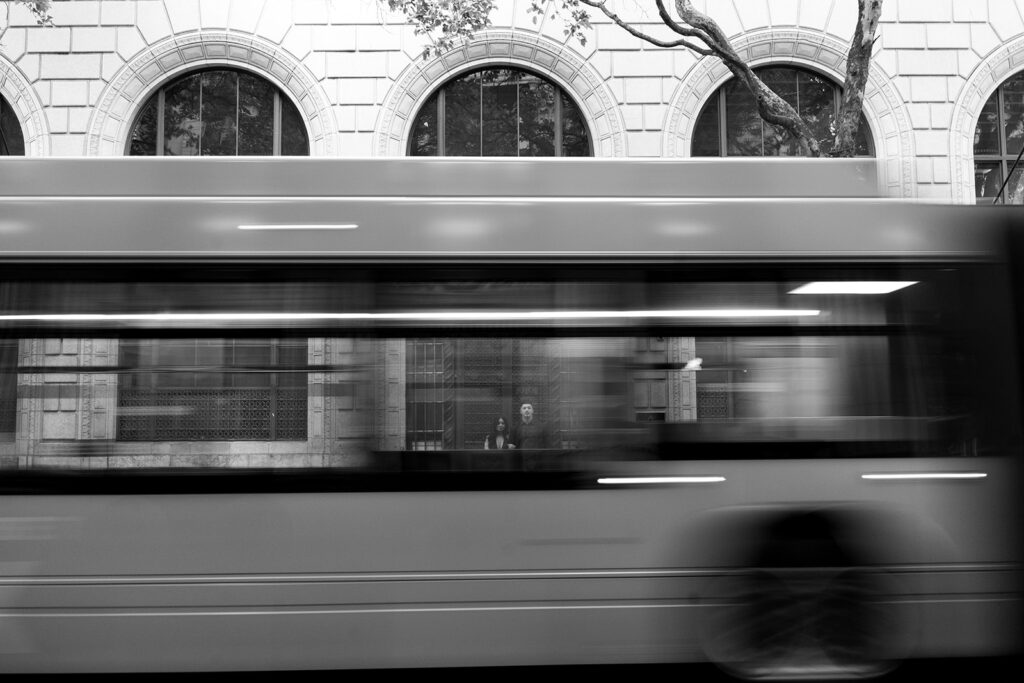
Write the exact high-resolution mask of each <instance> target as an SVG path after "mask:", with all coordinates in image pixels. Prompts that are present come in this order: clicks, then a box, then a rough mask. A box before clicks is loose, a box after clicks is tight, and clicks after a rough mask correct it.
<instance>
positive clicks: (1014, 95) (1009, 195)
mask: <svg viewBox="0 0 1024 683" xmlns="http://www.w3.org/2000/svg"><path fill="white" fill-rule="evenodd" d="M1022 146H1024V72H1021V73H1019V74H1017V75H1016V76H1013V77H1011V78H1010V79H1009V80H1007V81H1005V82H1004V83H1003V84H1002V85H1001V86H999V87H998V88H996V91H995V92H994V93H992V96H991V97H989V98H988V102H986V103H985V106H984V107H983V108H982V110H981V116H979V117H978V125H977V127H975V129H974V188H975V190H974V194H975V198H976V199H977V201H978V202H979V203H985V204H990V203H992V201H993V200H994V199H995V197H996V195H998V194H999V188H1001V187H1002V186H1003V181H1004V180H1005V179H1006V176H1007V173H1010V169H1011V168H1012V167H1013V164H1014V162H1015V161H1016V160H1017V155H1018V154H1019V153H1020V150H1021V147H1022ZM999 202H1000V203H1006V204H1024V163H1022V164H1018V165H1017V168H1016V169H1014V170H1013V173H1012V174H1011V175H1010V181H1009V182H1008V183H1006V188H1005V189H1003V194H1002V196H1001V197H1000V198H999Z"/></svg>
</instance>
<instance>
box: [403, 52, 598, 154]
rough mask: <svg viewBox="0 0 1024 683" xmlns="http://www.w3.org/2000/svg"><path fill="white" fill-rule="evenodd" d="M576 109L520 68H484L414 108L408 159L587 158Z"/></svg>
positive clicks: (587, 141)
mask: <svg viewBox="0 0 1024 683" xmlns="http://www.w3.org/2000/svg"><path fill="white" fill-rule="evenodd" d="M591 154H592V151H591V145H590V135H589V132H588V131H587V126H586V123H585V122H584V119H583V115H582V113H581V112H580V109H579V107H578V106H577V105H576V103H575V102H573V100H572V98H570V97H569V96H568V94H566V92H565V91H564V90H562V88H560V87H558V86H557V85H555V84H554V83H552V82H551V81H548V80H547V79H545V78H542V77H541V76H538V75H537V74H534V73H531V72H529V71H523V70H521V69H511V68H498V69H495V68H488V69H481V70H478V71H473V72H470V73H468V74H463V75H462V76H459V77H458V78H455V79H453V80H451V81H448V82H447V83H446V84H445V85H444V86H442V87H441V88H440V89H439V90H438V91H437V92H436V93H434V94H433V95H432V96H431V97H430V98H429V99H428V100H427V102H426V103H425V104H424V105H423V107H422V108H421V109H420V111H419V113H418V114H417V116H416V118H415V120H414V122H413V127H412V133H411V134H410V137H409V155H410V156H513V157H519V156H523V157H529V156H590V155H591Z"/></svg>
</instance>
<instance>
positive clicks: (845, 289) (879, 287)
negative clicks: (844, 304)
mask: <svg viewBox="0 0 1024 683" xmlns="http://www.w3.org/2000/svg"><path fill="white" fill-rule="evenodd" d="M916 284H917V280H914V281H906V280H903V281H897V280H860V281H856V280H851V281H849V282H808V283H807V284H806V285H802V286H800V287H797V288H796V289H794V290H792V291H790V294H889V293H891V292H895V291H896V290H898V289H903V288H905V287H909V286H910V285H916Z"/></svg>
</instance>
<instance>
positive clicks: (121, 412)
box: [117, 340, 308, 441]
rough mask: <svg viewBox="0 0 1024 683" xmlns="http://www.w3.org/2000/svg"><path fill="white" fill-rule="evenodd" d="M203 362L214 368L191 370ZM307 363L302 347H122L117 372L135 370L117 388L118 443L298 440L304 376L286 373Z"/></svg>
mask: <svg viewBox="0 0 1024 683" xmlns="http://www.w3.org/2000/svg"><path fill="white" fill-rule="evenodd" d="M161 345H163V348H161ZM192 349H194V355H193V359H194V360H193V364H189V363H188V356H189V351H190V350H192ZM210 355H213V356H217V357H218V358H219V359H220V360H219V362H218V363H216V364H212V365H203V364H199V363H196V361H201V360H203V357H204V356H206V357H209V356H210ZM168 357H170V363H168ZM154 360H156V361H160V360H163V363H164V364H161V363H159V362H153V361H154ZM175 361H176V362H175ZM254 361H255V364H254ZM306 361H307V358H306V341H305V340H289V341H287V342H280V341H276V340H260V341H259V342H251V341H247V342H239V341H233V340H217V341H212V342H211V341H210V340H174V341H173V342H169V341H163V340H161V341H157V342H138V341H135V342H128V341H126V342H122V344H121V363H122V365H125V366H127V367H133V368H136V369H135V370H133V371H131V372H127V373H124V374H122V375H121V378H120V380H119V383H118V397H117V398H118V400H117V404H118V417H117V438H118V439H119V440H122V441H273V440H305V439H306V435H307V401H308V390H307V380H306V373H305V372H303V371H301V370H291V371H288V372H285V370H286V369H287V368H288V367H292V368H294V367H295V366H305V365H306ZM228 370H233V372H229V371H228ZM239 370H243V371H242V372H239Z"/></svg>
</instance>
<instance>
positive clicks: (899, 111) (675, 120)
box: [664, 29, 980, 197]
mask: <svg viewBox="0 0 1024 683" xmlns="http://www.w3.org/2000/svg"><path fill="white" fill-rule="evenodd" d="M733 45H734V47H735V48H736V51H737V52H738V53H739V56H740V57H741V58H743V59H745V60H746V61H747V62H748V63H749V64H750V65H751V66H755V67H757V66H765V65H768V64H779V65H787V66H793V67H804V68H807V69H811V70H812V71H817V72H819V73H822V74H824V75H826V76H828V77H829V78H831V79H833V80H834V81H836V82H837V83H839V84H842V82H843V80H844V79H845V76H846V55H847V52H848V49H849V47H848V45H846V44H845V43H843V42H840V41H838V40H836V39H835V38H831V37H829V36H827V35H825V34H824V33H818V32H815V31H808V30H805V29H797V30H789V31H781V30H765V31H756V32H752V33H749V34H747V35H744V36H740V37H738V38H736V39H735V40H734V41H733ZM730 78H732V73H731V72H730V71H729V69H728V68H727V67H726V66H725V64H724V63H723V62H722V60H720V59H718V58H716V57H705V58H704V59H701V60H700V61H699V62H697V63H696V64H695V65H694V66H693V67H692V68H691V69H690V70H689V72H688V73H687V74H686V75H685V76H684V77H683V78H682V80H680V82H679V86H678V87H677V88H676V90H675V92H674V93H673V94H672V97H671V98H670V100H669V108H668V114H667V117H666V122H665V127H664V136H665V141H664V150H665V156H667V157H688V156H690V149H691V144H692V141H693V129H694V126H695V125H696V123H697V116H698V115H699V114H700V110H701V108H702V107H703V106H704V103H705V102H706V101H707V100H708V98H709V97H711V96H712V95H713V94H714V93H715V92H716V91H717V90H718V89H719V88H720V87H721V86H722V85H724V84H725V82H726V81H728V80H729V79H730ZM979 109H980V108H979ZM864 117H865V118H866V119H867V122H868V126H869V127H870V129H871V130H870V133H871V136H872V138H873V140H874V147H875V155H876V156H877V157H878V158H879V159H884V160H885V161H886V165H885V166H884V167H882V168H881V169H880V171H881V174H882V177H883V178H884V181H885V190H886V194H887V195H889V196H901V197H912V196H914V193H915V189H914V188H915V183H916V180H915V165H914V136H913V130H912V128H911V123H910V116H909V115H908V113H907V110H906V105H905V104H904V102H903V97H902V96H901V95H900V93H899V92H898V91H897V90H896V88H895V87H894V85H893V83H892V77H891V75H890V74H886V73H883V72H882V70H881V68H880V67H879V65H878V63H877V61H876V62H874V63H872V68H871V72H870V73H869V75H868V83H867V86H866V88H865V90H864ZM972 130H973V129H972Z"/></svg>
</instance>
